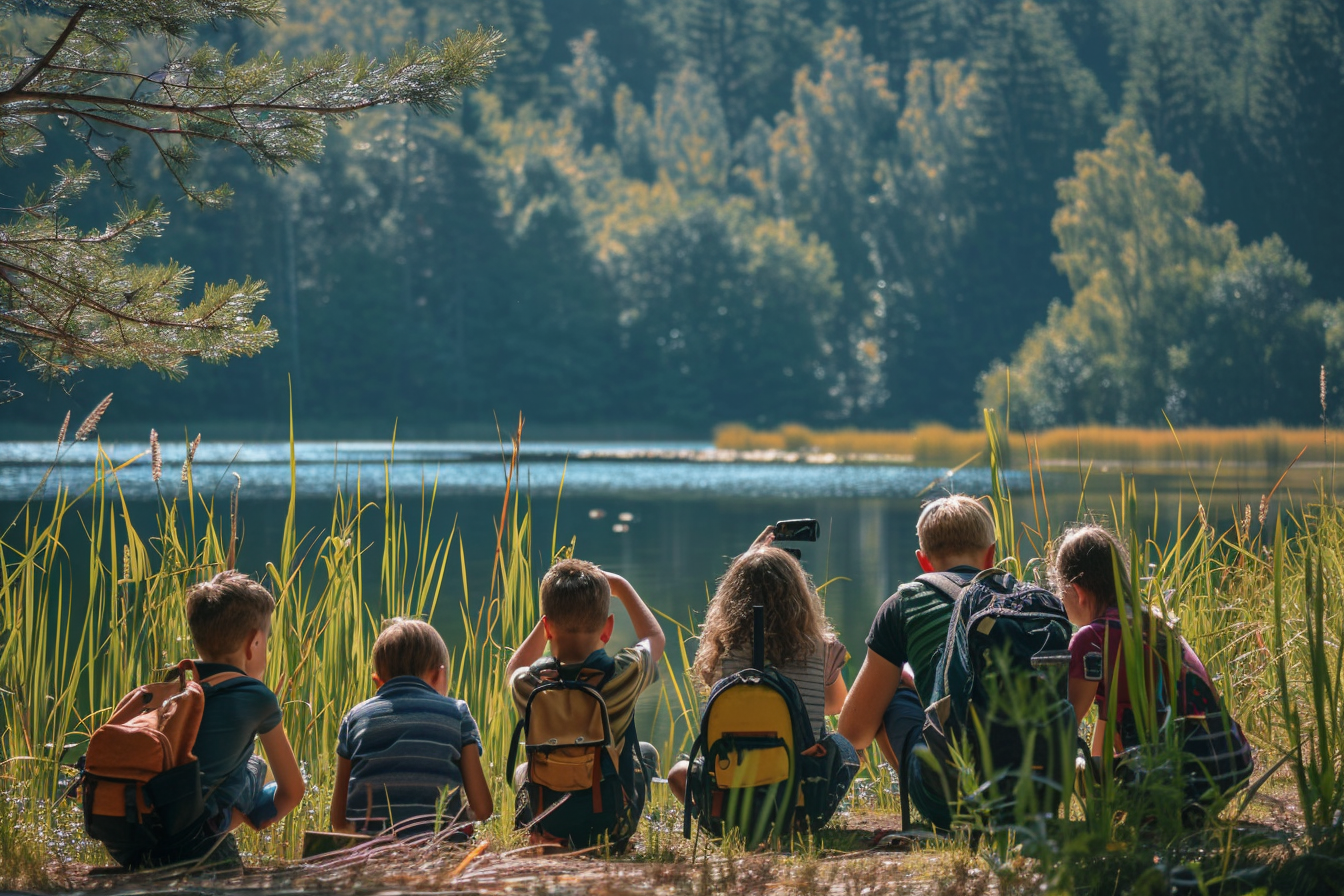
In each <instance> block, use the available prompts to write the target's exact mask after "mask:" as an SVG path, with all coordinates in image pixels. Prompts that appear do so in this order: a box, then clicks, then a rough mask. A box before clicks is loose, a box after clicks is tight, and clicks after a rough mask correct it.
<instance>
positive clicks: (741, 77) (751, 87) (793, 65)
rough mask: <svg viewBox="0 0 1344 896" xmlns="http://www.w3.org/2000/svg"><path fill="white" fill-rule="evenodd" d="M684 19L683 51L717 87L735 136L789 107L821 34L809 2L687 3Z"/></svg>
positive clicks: (740, 0) (720, 0) (736, 0)
mask: <svg viewBox="0 0 1344 896" xmlns="http://www.w3.org/2000/svg"><path fill="white" fill-rule="evenodd" d="M681 15H682V16H683V17H684V18H683V22H684V31H683V34H684V44H683V53H684V54H685V55H686V56H687V57H689V58H691V59H694V60H695V61H696V63H697V69H698V73H699V74H701V75H703V76H704V77H705V78H707V79H709V81H710V82H711V83H712V84H713V85H714V87H715V90H716V91H717V93H718V95H719V98H720V100H721V101H722V103H723V106H724V111H725V112H726V114H727V119H728V126H729V130H730V132H731V133H732V134H733V135H734V136H740V135H741V134H743V133H744V132H745V131H746V129H747V127H748V126H749V125H750V124H751V120H752V119H753V118H755V117H757V116H760V117H763V118H765V119H767V120H769V119H771V118H773V117H774V114H775V112H776V111H778V110H780V109H783V108H784V107H785V106H786V105H787V104H788V99H789V89H790V84H791V82H792V80H793V74H794V71H795V70H796V69H797V68H798V66H800V65H802V64H804V63H805V62H806V61H807V59H808V58H809V56H810V55H811V51H812V38H813V35H814V32H815V31H816V26H815V24H814V23H813V22H812V21H810V20H809V19H808V10H807V3H806V0H687V2H686V3H685V5H684V11H683V12H682V13H681Z"/></svg>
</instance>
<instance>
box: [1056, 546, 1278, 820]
mask: <svg viewBox="0 0 1344 896" xmlns="http://www.w3.org/2000/svg"><path fill="white" fill-rule="evenodd" d="M1050 578H1051V582H1052V584H1053V585H1054V588H1055V593H1056V594H1058V595H1059V597H1060V600H1061V601H1062V602H1063V603H1064V610H1065V612H1067V613H1068V614H1069V621H1070V622H1072V623H1073V624H1074V625H1076V626H1078V630H1077V631H1076V632H1074V635H1073V639H1072V640H1071V641H1070V642H1069V656H1070V659H1069V701H1070V702H1071V703H1072V704H1073V708H1074V712H1075V713H1077V716H1078V721H1079V723H1081V722H1082V720H1083V717H1084V716H1086V715H1087V712H1088V710H1089V709H1091V708H1092V706H1093V704H1095V705H1096V707H1097V722H1096V725H1095V727H1094V728H1093V729H1092V755H1093V756H1101V755H1102V750H1103V748H1104V745H1105V737H1106V732H1107V729H1108V727H1109V728H1110V729H1111V731H1112V737H1113V741H1112V744H1113V748H1114V753H1113V755H1119V754H1120V753H1121V751H1123V750H1126V749H1129V748H1131V747H1135V746H1137V745H1138V744H1139V741H1140V737H1139V731H1138V726H1137V724H1136V720H1135V718H1134V709H1133V705H1132V700H1131V694H1130V689H1129V685H1130V679H1131V674H1130V671H1129V670H1128V669H1127V667H1126V665H1125V656H1124V645H1123V640H1124V626H1123V624H1122V622H1121V616H1120V613H1121V610H1120V596H1121V595H1126V596H1128V594H1129V593H1130V588H1131V578H1130V569H1129V554H1128V552H1127V551H1126V550H1125V548H1124V546H1123V545H1121V544H1120V541H1119V539H1117V538H1116V537H1115V535H1114V534H1113V533H1111V532H1110V531H1108V530H1106V529H1104V528H1102V527H1101V526H1093V525H1089V526H1080V527H1078V528H1076V529H1073V530H1072V531H1069V532H1066V533H1065V534H1064V536H1063V538H1062V539H1061V541H1060V542H1059V543H1058V545H1057V546H1056V547H1055V550H1054V553H1053V556H1052V557H1051V563H1050ZM1127 611H1128V614H1129V618H1130V619H1133V620H1134V622H1133V623H1131V624H1138V625H1139V626H1140V628H1139V630H1138V637H1140V638H1142V639H1143V653H1144V659H1143V668H1142V669H1141V670H1139V679H1136V680H1141V681H1142V683H1143V686H1144V689H1145V690H1146V691H1147V692H1148V700H1149V701H1153V704H1155V705H1156V706H1157V707H1158V717H1159V720H1160V719H1161V718H1162V717H1163V716H1165V714H1166V708H1167V704H1168V702H1169V701H1168V698H1169V696H1170V694H1171V693H1173V692H1174V694H1175V698H1176V703H1175V706H1176V714H1177V716H1179V717H1180V718H1182V719H1185V720H1186V721H1187V722H1188V723H1189V724H1188V726H1187V729H1186V730H1185V731H1184V732H1183V742H1182V744H1181V746H1182V749H1183V750H1184V752H1185V753H1186V754H1187V755H1188V756H1190V757H1192V758H1193V759H1194V760H1195V761H1196V762H1197V763H1198V764H1199V767H1198V768H1193V767H1192V768H1187V769H1185V773H1186V789H1187V794H1188V796H1189V797H1190V798H1191V800H1192V801H1193V802H1197V803H1204V804H1208V803H1211V802H1213V801H1215V800H1216V799H1217V798H1218V797H1219V796H1221V795H1222V793H1224V792H1226V791H1228V790H1231V789H1233V788H1235V787H1236V786H1239V785H1240V784H1242V783H1244V782H1245V781H1246V779H1248V778H1249V777H1250V774H1251V768H1252V762H1251V751H1250V746H1249V744H1248V743H1247V742H1246V737H1245V735H1244V734H1243V733H1242V731H1241V726H1239V725H1238V724H1237V723H1236V722H1235V721H1233V720H1232V718H1231V717H1230V716H1229V715H1228V714H1227V712H1226V710H1225V709H1224V708H1223V705H1222V701H1221V699H1220V698H1219V696H1218V691H1217V689H1216V688H1215V687H1214V686H1213V681H1212V679H1211V678H1210V677H1209V673H1208V672H1207V671H1206V670H1205V668H1204V664H1203V663H1202V662H1200V659H1199V657H1198V656H1196V655H1195V652H1194V650H1192V649H1191V647H1190V645H1189V644H1188V643H1187V642H1186V640H1185V639H1184V638H1182V637H1180V636H1179V635H1178V634H1177V633H1176V632H1175V631H1173V630H1172V628H1171V626H1170V624H1169V623H1168V622H1167V621H1166V620H1164V619H1160V618H1156V614H1153V613H1150V612H1149V611H1147V610H1146V609H1144V608H1139V611H1138V612H1137V613H1136V612H1135V608H1133V607H1128V608H1127ZM1173 638H1174V639H1175V640H1174V641H1173V640H1172V639H1173ZM1131 643H1133V642H1131ZM1176 663H1179V666H1180V668H1179V673H1178V674H1176V675H1175V676H1171V675H1170V672H1169V667H1170V666H1172V665H1174V664H1176ZM1173 684H1174V691H1173V690H1172V689H1171V686H1172V685H1173ZM1112 700H1114V707H1115V719H1116V720H1118V721H1116V722H1115V723H1114V724H1113V725H1109V726H1108V722H1110V721H1111V716H1110V711H1109V704H1110V703H1111V701H1112ZM1150 705H1152V704H1150Z"/></svg>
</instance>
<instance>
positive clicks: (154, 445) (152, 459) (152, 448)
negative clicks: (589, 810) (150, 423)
mask: <svg viewBox="0 0 1344 896" xmlns="http://www.w3.org/2000/svg"><path fill="white" fill-rule="evenodd" d="M149 463H150V466H151V467H152V468H153V475H154V481H155V482H158V481H159V479H160V478H162V476H163V454H162V452H160V451H159V432H158V430H156V429H151V430H150V431H149Z"/></svg>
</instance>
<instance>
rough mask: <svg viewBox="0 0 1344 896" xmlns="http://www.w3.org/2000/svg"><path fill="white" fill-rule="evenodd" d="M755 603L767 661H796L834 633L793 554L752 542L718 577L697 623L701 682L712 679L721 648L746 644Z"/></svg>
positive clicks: (708, 683)
mask: <svg viewBox="0 0 1344 896" xmlns="http://www.w3.org/2000/svg"><path fill="white" fill-rule="evenodd" d="M756 604H761V605H762V606H764V607H765V659H766V662H768V663H770V664H771V665H773V666H783V665H785V664H787V663H791V662H799V661H802V660H804V659H806V658H807V657H808V656H809V655H811V654H813V653H815V652H816V651H817V650H818V649H820V647H821V645H822V644H823V643H824V642H825V641H826V640H827V639H828V638H830V637H833V636H834V633H833V632H832V630H831V624H830V622H829V620H827V619H826V614H825V612H824V611H823V609H822V606H821V598H820V597H819V596H818V595H817V591H816V589H815V588H814V587H812V579H811V578H810V577H809V576H808V574H807V573H806V572H805V571H804V570H803V567H802V565H801V564H799V563H798V561H797V560H795V559H794V558H793V555H792V554H789V553H788V552H787V551H783V550H780V549H779V548H775V547H764V548H754V549H752V550H749V551H747V552H746V553H745V554H742V555H740V556H739V557H738V558H737V559H736V560H734V561H733V563H732V565H731V566H729V567H728V571H727V572H725V573H724V574H723V578H721V579H719V587H718V590H716V591H715V592H714V597H713V598H712V599H711V600H710V602H709V611H708V612H707V613H705V623H704V625H702V626H701V627H700V647H699V649H698V650H696V653H695V663H694V664H693V668H694V670H695V674H696V675H697V676H699V678H700V681H701V682H702V683H703V684H704V685H705V687H711V686H712V685H713V684H714V682H715V680H716V677H717V676H718V674H719V670H720V668H721V666H722V663H723V656H724V654H726V653H728V652H729V651H731V650H750V649H751V637H752V627H753V626H752V611H751V608H752V607H753V606H755V605H756Z"/></svg>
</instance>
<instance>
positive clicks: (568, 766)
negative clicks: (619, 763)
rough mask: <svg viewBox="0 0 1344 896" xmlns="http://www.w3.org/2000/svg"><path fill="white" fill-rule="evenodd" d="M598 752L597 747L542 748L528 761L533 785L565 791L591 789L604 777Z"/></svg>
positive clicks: (528, 771)
mask: <svg viewBox="0 0 1344 896" xmlns="http://www.w3.org/2000/svg"><path fill="white" fill-rule="evenodd" d="M598 755H599V748H595V747H557V748H556V749H554V750H545V751H543V750H538V751H536V752H534V753H533V754H532V756H531V758H530V759H529V760H528V766H527V776H528V779H529V780H530V781H531V782H532V783H533V784H540V785H541V786H542V787H546V788H549V789H551V790H558V791H560V792H562V793H569V792H573V791H575V790H587V789H588V788H590V787H592V786H593V781H594V780H595V779H597V778H599V777H600V776H601V772H600V769H599V767H598V765H597V763H598Z"/></svg>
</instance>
